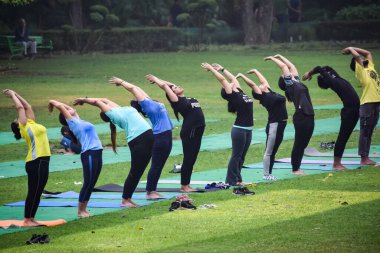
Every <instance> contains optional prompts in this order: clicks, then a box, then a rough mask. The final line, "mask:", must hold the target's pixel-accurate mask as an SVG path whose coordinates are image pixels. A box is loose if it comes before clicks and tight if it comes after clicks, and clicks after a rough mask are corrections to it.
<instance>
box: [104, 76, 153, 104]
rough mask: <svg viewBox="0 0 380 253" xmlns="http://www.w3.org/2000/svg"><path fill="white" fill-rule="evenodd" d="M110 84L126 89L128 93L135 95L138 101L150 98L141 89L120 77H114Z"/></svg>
mask: <svg viewBox="0 0 380 253" xmlns="http://www.w3.org/2000/svg"><path fill="white" fill-rule="evenodd" d="M109 83H111V84H115V85H116V86H122V87H124V88H125V89H126V90H127V91H129V92H130V93H132V94H133V96H134V97H135V98H136V100H137V101H143V100H144V99H145V98H148V97H149V96H148V95H147V94H146V93H145V92H144V91H143V90H142V89H141V88H140V87H138V86H136V85H134V84H131V83H129V82H127V81H125V80H123V79H120V78H118V77H112V78H111V79H110V80H109Z"/></svg>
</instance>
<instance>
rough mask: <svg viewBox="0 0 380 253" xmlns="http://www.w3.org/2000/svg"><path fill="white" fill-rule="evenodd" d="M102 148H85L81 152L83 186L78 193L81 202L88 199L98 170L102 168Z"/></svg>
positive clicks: (98, 173)
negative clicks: (85, 149)
mask: <svg viewBox="0 0 380 253" xmlns="http://www.w3.org/2000/svg"><path fill="white" fill-rule="evenodd" d="M102 154H103V150H102V149H98V150H87V151H85V152H84V153H82V154H81V160H82V166H83V179H84V180H83V181H84V182H83V187H82V189H81V190H80V193H79V202H81V203H83V202H86V201H88V200H89V199H90V196H91V193H92V190H93V189H94V186H95V184H96V182H97V181H98V178H99V175H100V172H101V170H102V165H103V159H102Z"/></svg>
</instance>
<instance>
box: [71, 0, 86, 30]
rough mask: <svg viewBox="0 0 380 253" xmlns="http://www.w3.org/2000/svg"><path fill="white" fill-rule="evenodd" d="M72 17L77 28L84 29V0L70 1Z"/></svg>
mask: <svg viewBox="0 0 380 253" xmlns="http://www.w3.org/2000/svg"><path fill="white" fill-rule="evenodd" d="M70 19H71V23H72V24H73V27H74V28H75V29H83V7H82V0H76V1H73V2H71V3H70Z"/></svg>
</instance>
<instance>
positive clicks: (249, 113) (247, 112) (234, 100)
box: [226, 90, 253, 127]
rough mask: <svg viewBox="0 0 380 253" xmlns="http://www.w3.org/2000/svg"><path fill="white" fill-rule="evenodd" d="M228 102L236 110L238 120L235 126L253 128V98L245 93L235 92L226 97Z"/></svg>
mask: <svg viewBox="0 0 380 253" xmlns="http://www.w3.org/2000/svg"><path fill="white" fill-rule="evenodd" d="M226 99H227V101H228V102H230V103H231V104H232V106H233V107H234V108H235V110H236V120H235V123H234V125H236V126H241V127H252V126H253V101H252V98H250V97H249V96H247V95H246V94H244V92H243V91H241V90H240V91H238V92H235V91H233V92H232V93H231V94H227V95H226Z"/></svg>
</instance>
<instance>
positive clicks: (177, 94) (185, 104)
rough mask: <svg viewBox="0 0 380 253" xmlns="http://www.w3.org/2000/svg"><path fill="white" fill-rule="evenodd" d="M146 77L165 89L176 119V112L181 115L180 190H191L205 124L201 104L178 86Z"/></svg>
mask: <svg viewBox="0 0 380 253" xmlns="http://www.w3.org/2000/svg"><path fill="white" fill-rule="evenodd" d="M146 78H147V80H148V81H149V82H151V83H153V84H156V85H158V86H159V87H160V88H161V89H162V90H164V91H165V93H166V97H167V99H168V101H169V102H170V105H171V107H172V108H173V111H174V114H175V116H176V118H177V120H179V117H178V114H181V115H182V117H183V123H182V128H181V132H180V137H181V140H182V148H183V162H182V167H181V191H182V192H192V191H194V189H193V188H192V187H191V186H190V180H191V174H192V172H193V167H194V164H195V162H196V160H197V157H198V153H199V150H200V148H201V141H202V136H203V133H204V130H205V126H206V124H205V117H204V115H203V111H202V108H201V105H200V104H199V102H198V100H196V99H195V98H190V97H185V94H184V89H183V88H182V87H180V86H177V85H175V84H173V83H170V82H168V81H164V80H162V79H159V78H158V77H156V76H154V75H150V74H149V75H147V76H146Z"/></svg>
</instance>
